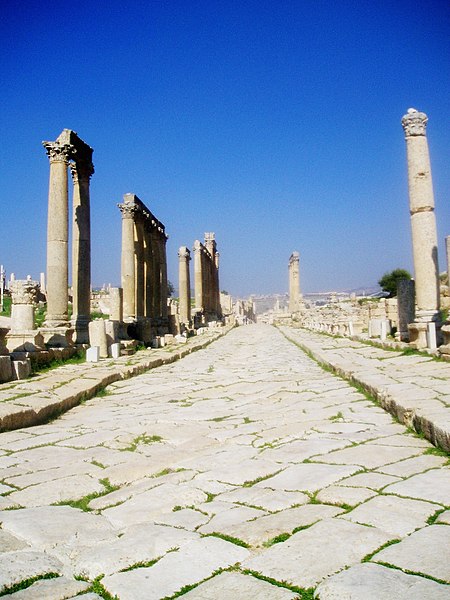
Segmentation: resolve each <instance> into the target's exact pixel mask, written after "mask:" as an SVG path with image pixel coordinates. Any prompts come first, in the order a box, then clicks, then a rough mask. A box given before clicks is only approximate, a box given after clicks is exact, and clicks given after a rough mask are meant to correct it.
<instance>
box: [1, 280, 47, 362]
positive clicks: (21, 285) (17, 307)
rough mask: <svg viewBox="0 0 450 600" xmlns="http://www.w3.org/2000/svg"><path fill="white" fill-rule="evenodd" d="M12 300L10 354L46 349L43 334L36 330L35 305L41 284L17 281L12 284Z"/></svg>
mask: <svg viewBox="0 0 450 600" xmlns="http://www.w3.org/2000/svg"><path fill="white" fill-rule="evenodd" d="M9 287H10V291H11V298H12V307H11V330H10V332H9V333H8V335H7V342H6V345H7V348H8V350H9V351H10V352H34V351H37V350H43V349H45V346H44V338H43V336H42V334H41V333H40V332H39V331H37V330H36V329H35V325H34V303H35V302H36V300H37V295H38V292H39V284H38V282H37V281H32V280H29V279H16V280H14V281H13V282H11V283H10V286H9Z"/></svg>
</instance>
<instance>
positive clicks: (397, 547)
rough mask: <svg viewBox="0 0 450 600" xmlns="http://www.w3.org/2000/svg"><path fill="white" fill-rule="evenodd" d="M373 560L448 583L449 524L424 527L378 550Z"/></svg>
mask: <svg viewBox="0 0 450 600" xmlns="http://www.w3.org/2000/svg"><path fill="white" fill-rule="evenodd" d="M372 561H373V562H381V563H388V564H391V565H395V566H396V567H398V568H400V569H407V570H408V571H414V572H416V573H423V574H425V575H430V576H431V577H435V578H436V579H440V580H441V581H445V582H446V583H450V527H449V526H448V525H431V526H430V527H425V528H424V529H421V530H420V531H416V532H415V533H412V534H411V535H410V536H409V537H407V538H405V539H403V540H402V541H401V542H399V543H398V544H393V545H392V546H389V547H388V548H385V549H384V550H381V551H380V552H378V553H377V554H375V556H373V557H372Z"/></svg>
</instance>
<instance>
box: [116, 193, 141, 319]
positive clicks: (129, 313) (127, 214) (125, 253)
mask: <svg viewBox="0 0 450 600" xmlns="http://www.w3.org/2000/svg"><path fill="white" fill-rule="evenodd" d="M126 198H127V194H125V196H124V203H123V204H119V209H120V212H121V213H122V259H121V271H122V273H121V281H122V289H123V320H124V321H125V322H130V321H134V320H135V318H136V302H135V288H136V274H135V255H134V217H135V213H136V210H137V208H136V206H135V205H134V204H133V203H127V202H126Z"/></svg>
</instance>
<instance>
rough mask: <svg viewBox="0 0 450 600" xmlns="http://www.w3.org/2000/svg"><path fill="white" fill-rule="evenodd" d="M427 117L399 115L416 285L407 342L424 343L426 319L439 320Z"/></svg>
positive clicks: (416, 112) (423, 115) (435, 234)
mask: <svg viewBox="0 0 450 600" xmlns="http://www.w3.org/2000/svg"><path fill="white" fill-rule="evenodd" d="M427 121H428V117H427V115H426V114H425V113H422V112H418V111H417V110H416V109H414V108H410V109H409V110H408V112H407V114H406V115H404V117H403V118H402V126H403V129H404V131H405V139H406V151H407V160H408V187H409V208H410V214H411V229H412V243H413V257H414V273H415V286H416V305H417V310H416V318H415V323H414V326H411V327H410V332H411V336H410V337H411V342H413V343H414V344H415V345H416V346H417V347H424V346H426V345H427V342H426V334H425V331H426V327H427V325H426V324H427V323H429V322H431V321H435V322H437V323H439V321H440V317H439V267H438V254H437V233H436V217H435V214H434V196H433V186H432V180H431V167H430V157H429V153H428V142H427V138H426V131H425V130H426V125H427Z"/></svg>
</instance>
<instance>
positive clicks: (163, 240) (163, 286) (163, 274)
mask: <svg viewBox="0 0 450 600" xmlns="http://www.w3.org/2000/svg"><path fill="white" fill-rule="evenodd" d="M166 241H167V238H166V235H165V233H164V232H163V231H162V230H161V231H160V241H159V246H160V252H159V255H160V257H161V263H160V269H161V316H162V317H163V319H167V316H168V310H167V298H168V280H167V256H166Z"/></svg>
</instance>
